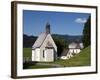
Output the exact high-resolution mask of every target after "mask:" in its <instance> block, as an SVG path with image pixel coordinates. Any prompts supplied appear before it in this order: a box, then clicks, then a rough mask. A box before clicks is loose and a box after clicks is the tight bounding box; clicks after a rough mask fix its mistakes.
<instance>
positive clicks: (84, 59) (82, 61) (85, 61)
mask: <svg viewBox="0 0 100 80" xmlns="http://www.w3.org/2000/svg"><path fill="white" fill-rule="evenodd" d="M23 50H24V51H23V52H24V54H23V56H24V57H29V59H31V55H32V52H31V48H24V49H23ZM90 51H91V50H90V46H89V47H87V48H85V49H83V50H82V51H81V52H80V53H79V54H77V55H75V56H74V57H72V58H70V59H68V60H61V59H58V60H56V61H54V62H50V63H49V62H44V63H49V64H59V65H62V66H63V67H77V66H90V65H91V52H90ZM25 65H27V64H24V66H25ZM27 68H28V69H36V68H51V66H47V65H45V66H44V65H37V64H35V65H33V64H30V65H28V66H27Z"/></svg>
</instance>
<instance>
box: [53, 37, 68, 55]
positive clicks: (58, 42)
mask: <svg viewBox="0 0 100 80" xmlns="http://www.w3.org/2000/svg"><path fill="white" fill-rule="evenodd" d="M53 39H54V42H55V43H56V45H57V56H58V57H60V56H61V54H62V52H63V50H64V49H65V48H67V47H68V45H67V41H66V40H64V39H62V38H53Z"/></svg>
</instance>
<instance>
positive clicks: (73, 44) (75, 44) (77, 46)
mask: <svg viewBox="0 0 100 80" xmlns="http://www.w3.org/2000/svg"><path fill="white" fill-rule="evenodd" d="M69 48H75V49H82V48H83V43H75V42H72V43H70V44H69Z"/></svg>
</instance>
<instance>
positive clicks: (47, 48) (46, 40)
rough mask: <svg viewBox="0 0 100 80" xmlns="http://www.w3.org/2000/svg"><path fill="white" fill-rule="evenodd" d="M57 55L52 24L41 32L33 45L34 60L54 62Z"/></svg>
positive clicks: (47, 25)
mask: <svg viewBox="0 0 100 80" xmlns="http://www.w3.org/2000/svg"><path fill="white" fill-rule="evenodd" d="M56 57H57V46H56V44H55V42H54V40H53V38H52V36H51V34H50V24H49V23H47V24H46V31H45V32H43V33H41V34H40V35H39V37H38V38H37V40H36V41H35V43H34V44H33V46H32V61H39V62H52V61H54V60H55V59H56Z"/></svg>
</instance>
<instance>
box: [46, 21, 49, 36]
mask: <svg viewBox="0 0 100 80" xmlns="http://www.w3.org/2000/svg"><path fill="white" fill-rule="evenodd" d="M46 33H47V34H50V24H49V23H48V22H47V24H46Z"/></svg>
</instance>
